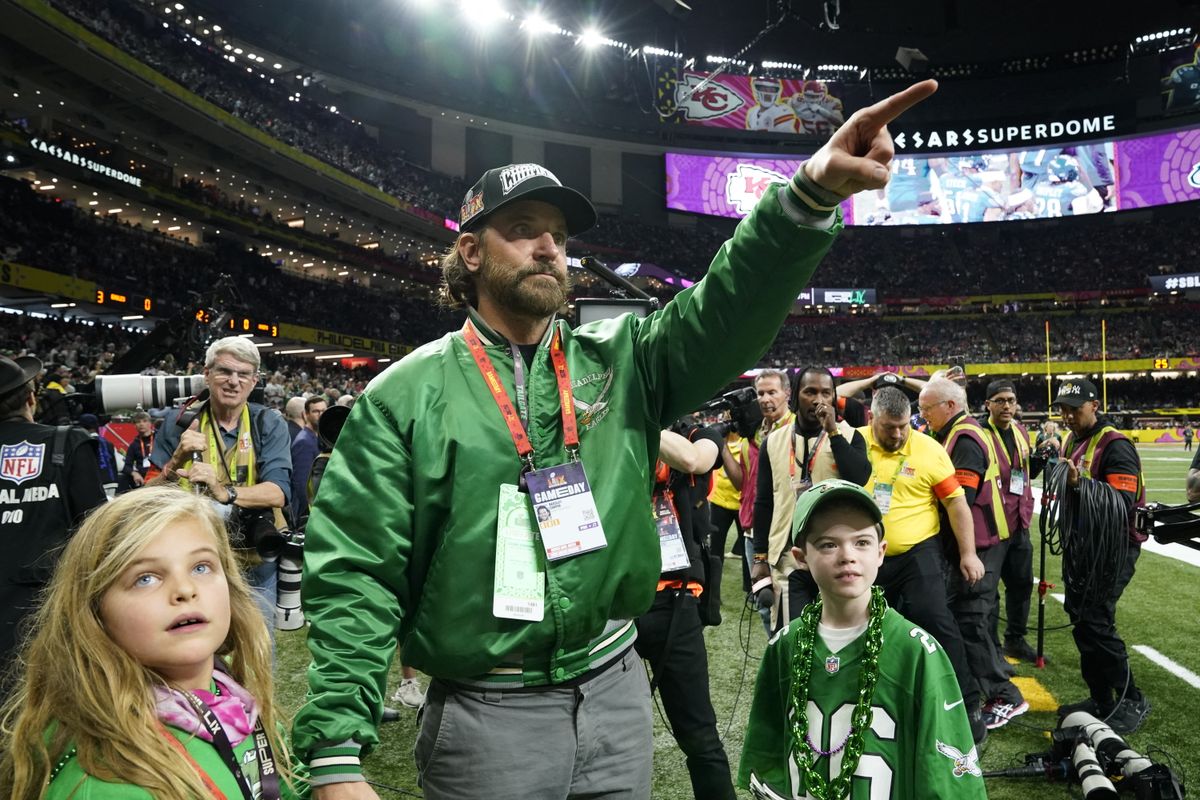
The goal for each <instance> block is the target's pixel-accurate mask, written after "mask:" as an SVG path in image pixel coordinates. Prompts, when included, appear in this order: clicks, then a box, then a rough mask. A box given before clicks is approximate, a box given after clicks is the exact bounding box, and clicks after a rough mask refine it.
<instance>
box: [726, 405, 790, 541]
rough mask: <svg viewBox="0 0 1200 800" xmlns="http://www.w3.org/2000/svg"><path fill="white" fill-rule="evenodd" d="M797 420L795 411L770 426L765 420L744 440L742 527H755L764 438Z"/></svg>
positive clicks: (739, 519) (742, 458)
mask: <svg viewBox="0 0 1200 800" xmlns="http://www.w3.org/2000/svg"><path fill="white" fill-rule="evenodd" d="M795 422H796V414H795V412H793V411H788V412H787V413H786V414H784V415H783V416H782V417H781V418H780V419H778V420H777V421H776V422H775V423H774V424H773V425H771V427H770V428H768V427H767V422H766V420H763V424H762V425H761V426H760V427H759V429H758V430H757V431H755V433H754V436H753V437H751V438H749V439H744V440H743V444H742V457H741V465H742V500H741V508H740V509H739V510H738V521H739V522H741V523H742V528H743V529H745V530H750V529H751V528H753V527H754V495H755V487H756V486H757V480H758V448H759V446H760V445H761V444H762V440H763V438H764V437H766V436H767V435H768V434H770V433H771V432H772V431H777V430H781V429H784V428H790V427H791V426H792V425H794V424H795Z"/></svg>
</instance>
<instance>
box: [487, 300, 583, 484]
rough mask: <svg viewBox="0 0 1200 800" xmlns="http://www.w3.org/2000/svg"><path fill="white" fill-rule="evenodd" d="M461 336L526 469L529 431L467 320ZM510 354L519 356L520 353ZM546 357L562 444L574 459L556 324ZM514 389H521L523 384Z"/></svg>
mask: <svg viewBox="0 0 1200 800" xmlns="http://www.w3.org/2000/svg"><path fill="white" fill-rule="evenodd" d="M463 339H465V340H466V342H467V347H468V348H469V349H470V351H471V356H472V357H473V358H474V359H475V366H476V367H478V368H479V374H480V375H482V376H483V381H484V383H486V384H487V387H488V391H490V392H491V393H492V399H493V400H495V401H496V407H497V408H499V409H500V416H501V417H503V418H504V424H505V425H507V426H508V432H509V435H511V436H512V440H513V444H514V445H516V448H517V455H518V456H520V457H521V460H522V461H524V462H525V464H526V465H528V467H529V468H530V469H533V468H534V464H533V445H531V444H530V443H529V435H528V434H527V433H526V432H525V426H524V424H523V423H522V422H521V417H520V415H519V414H517V410H516V409H515V408H513V404H512V401H511V400H509V399H508V394H507V393H506V392H505V391H504V384H502V383H501V382H500V376H499V375H498V374H496V368H495V367H494V366H493V365H492V360H491V359H490V358H488V354H487V352H486V351H485V350H484V349H483V342H481V341H480V339H479V334H477V333H476V332H475V326H474V325H472V324H471V321H470V320H467V322H466V324H464V325H463ZM514 358H520V354H517V355H516V356H514ZM550 360H551V362H552V363H553V364H554V379H555V381H556V382H557V383H558V401H559V407H560V409H561V414H562V424H563V444H565V445H566V448H567V451H568V452H569V453H570V454H571V458H572V460H577V459H578V457H579V456H578V453H579V426H578V424H577V423H576V419H575V400H574V397H573V396H572V395H571V373H570V371H569V370H568V369H567V356H566V354H565V353H564V352H563V344H562V333H561V331H560V330H559V329H558V328H555V330H554V338H553V339H551V340H550ZM522 382H523V381H522ZM518 389H519V391H522V392H523V391H524V387H523V386H521V387H518Z"/></svg>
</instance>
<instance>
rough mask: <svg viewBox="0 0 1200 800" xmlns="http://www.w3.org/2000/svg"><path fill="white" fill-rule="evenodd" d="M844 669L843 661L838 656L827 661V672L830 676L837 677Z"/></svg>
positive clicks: (830, 657)
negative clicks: (838, 672)
mask: <svg viewBox="0 0 1200 800" xmlns="http://www.w3.org/2000/svg"><path fill="white" fill-rule="evenodd" d="M841 668H842V660H841V659H840V658H838V657H837V656H829V658H827V659H825V671H826V672H827V673H829V674H830V675H836V674H837V671H838V670H839V669H841Z"/></svg>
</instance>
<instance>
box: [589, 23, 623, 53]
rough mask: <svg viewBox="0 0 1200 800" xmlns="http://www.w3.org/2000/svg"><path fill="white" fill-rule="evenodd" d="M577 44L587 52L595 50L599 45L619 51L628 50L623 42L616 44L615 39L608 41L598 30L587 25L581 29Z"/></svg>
mask: <svg viewBox="0 0 1200 800" xmlns="http://www.w3.org/2000/svg"><path fill="white" fill-rule="evenodd" d="M578 41H579V44H580V45H581V46H583V47H584V48H585V49H587V50H595V49H596V48H597V47H599V46H600V45H607V46H609V47H615V48H617V49H619V50H628V49H629V45H627V44H625V43H624V42H618V41H617V40H616V39H609V38H608V37H607V36H605V35H604V34H603V33H601V32H600V29H599V28H597V27H595V26H594V25H589V26H588V27H586V28H584V29H583V32H582V33H580V34H579V37H578Z"/></svg>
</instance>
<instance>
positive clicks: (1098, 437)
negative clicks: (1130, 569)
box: [1063, 424, 1148, 544]
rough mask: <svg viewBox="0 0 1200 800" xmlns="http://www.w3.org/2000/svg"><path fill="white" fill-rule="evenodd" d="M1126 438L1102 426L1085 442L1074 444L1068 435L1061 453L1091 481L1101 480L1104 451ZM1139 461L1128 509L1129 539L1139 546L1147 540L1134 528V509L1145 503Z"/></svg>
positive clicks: (1106, 426) (1108, 427) (1073, 440)
mask: <svg viewBox="0 0 1200 800" xmlns="http://www.w3.org/2000/svg"><path fill="white" fill-rule="evenodd" d="M1128 438H1129V437H1128V436H1126V435H1125V434H1123V433H1121V432H1120V431H1119V430H1117V429H1116V428H1114V427H1113V426H1112V425H1108V424H1105V425H1102V426H1101V427H1100V429H1099V430H1097V431H1094V432H1093V433H1092V435H1091V436H1089V437H1088V439H1087V441H1086V442H1080V443H1078V444H1076V443H1075V434H1074V433H1068V434H1067V438H1066V441H1064V442H1063V453H1065V454H1067V457H1068V458H1070V459H1071V463H1072V464H1074V465H1075V466H1077V467H1079V469H1080V470H1081V471H1082V470H1086V471H1087V473H1088V475H1090V476H1091V477H1092V479H1093V480H1103V478H1104V475H1103V473H1102V472H1101V470H1100V465H1101V464H1102V463H1104V449H1105V448H1106V447H1108V446H1109V445H1110V444H1112V443H1113V442H1115V441H1116V440H1117V439H1126V440H1128ZM1141 467H1142V465H1141V460H1140V459H1139V460H1138V474H1137V494H1136V496H1135V498H1134V501H1133V507H1132V508H1130V509H1129V538H1130V540H1131V541H1133V542H1136V543H1138V544H1141V543H1142V542H1144V541H1146V539H1147V538H1148V537H1147V536H1145V535H1144V534H1141V533H1138V530H1137V528H1136V527H1134V524H1133V519H1134V509H1135V508H1137V507H1138V506H1140V505H1143V504H1144V503H1145V502H1146V480H1145V478H1143V477H1142V468H1141Z"/></svg>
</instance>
